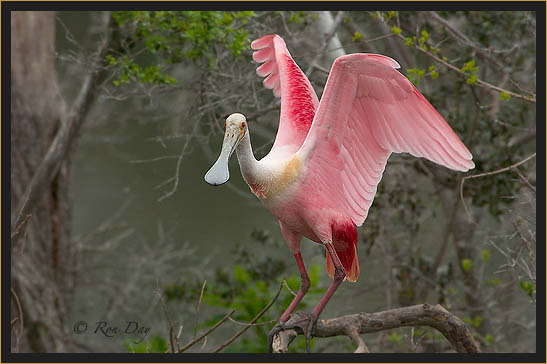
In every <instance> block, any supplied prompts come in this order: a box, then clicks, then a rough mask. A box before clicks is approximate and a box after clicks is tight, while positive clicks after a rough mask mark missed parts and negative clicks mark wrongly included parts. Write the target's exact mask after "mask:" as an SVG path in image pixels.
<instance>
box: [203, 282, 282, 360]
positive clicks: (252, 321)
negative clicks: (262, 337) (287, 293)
mask: <svg viewBox="0 0 547 364" xmlns="http://www.w3.org/2000/svg"><path fill="white" fill-rule="evenodd" d="M282 288H283V284H280V285H279V289H278V290H277V293H276V295H275V297H274V298H272V300H271V301H270V303H268V304H267V305H266V307H264V308H263V309H262V310H261V311H260V312H259V313H258V314H257V315H256V316H255V317H254V318H253V319H252V320H251V321H250V322H249V324H254V323H255V322H256V321H257V320H258V319H259V318H260V317H262V315H264V314H265V313H266V311H268V310H269V309H270V307H272V305H273V304H274V303H275V301H276V300H277V298H278V297H279V294H280V293H281V289H282ZM251 326H252V325H248V326H245V327H244V328H242V329H241V330H239V332H237V333H236V334H235V335H234V336H232V337H231V338H229V339H228V340H227V341H226V342H225V343H223V344H221V345H220V346H218V347H217V348H216V349H214V350H213V351H212V353H218V352H219V351H221V350H222V349H224V348H225V347H227V346H228V345H230V344H231V343H232V342H233V341H234V340H235V339H237V338H238V337H240V336H241V335H242V334H243V333H244V332H245V331H247V330H248V329H249V327H251Z"/></svg>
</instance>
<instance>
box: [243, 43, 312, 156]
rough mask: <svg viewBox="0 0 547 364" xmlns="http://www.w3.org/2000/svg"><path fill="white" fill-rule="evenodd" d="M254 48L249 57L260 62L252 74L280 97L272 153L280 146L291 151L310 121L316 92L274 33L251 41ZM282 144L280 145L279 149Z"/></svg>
mask: <svg viewBox="0 0 547 364" xmlns="http://www.w3.org/2000/svg"><path fill="white" fill-rule="evenodd" d="M251 48H252V49H254V50H256V52H254V53H253V59H254V60H255V61H256V62H259V63H263V64H262V65H261V66H259V67H258V68H257V69H256V73H257V74H258V75H259V76H261V77H266V76H267V77H266V78H265V79H264V82H263V83H264V86H265V87H267V88H270V89H273V93H274V95H275V96H277V97H281V115H280V120H279V128H278V131H277V136H276V138H275V142H274V145H273V147H272V152H273V151H274V150H278V149H283V151H284V152H287V153H294V152H296V151H297V150H298V148H300V146H301V145H302V143H303V142H304V139H305V138H306V135H307V134H308V131H309V129H310V126H311V124H312V121H313V116H314V115H315V111H316V108H317V106H318V104H319V100H318V99H317V95H316V94H315V91H314V90H313V87H312V86H311V84H310V81H309V80H308V78H307V77H306V75H304V73H303V72H302V70H301V69H300V68H299V67H298V65H297V64H296V63H295V62H294V60H293V59H292V57H291V55H290V53H289V51H288V50H287V46H286V45H285V41H283V38H281V37H280V36H278V35H276V34H271V35H266V36H263V37H262V38H260V39H257V40H255V41H253V42H252V43H251ZM281 147H284V148H281Z"/></svg>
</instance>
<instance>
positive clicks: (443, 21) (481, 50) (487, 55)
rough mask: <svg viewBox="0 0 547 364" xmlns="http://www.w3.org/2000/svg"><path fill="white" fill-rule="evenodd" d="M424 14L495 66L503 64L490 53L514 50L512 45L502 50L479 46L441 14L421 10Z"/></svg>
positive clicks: (501, 66) (500, 66) (499, 66)
mask: <svg viewBox="0 0 547 364" xmlns="http://www.w3.org/2000/svg"><path fill="white" fill-rule="evenodd" d="M423 13H424V14H426V16H430V17H431V18H433V19H434V20H436V21H437V22H438V23H440V24H442V25H444V26H445V27H446V29H448V32H449V33H450V34H452V36H453V37H454V38H455V39H456V40H458V41H460V43H463V44H464V45H466V46H468V47H470V48H473V49H474V50H475V51H477V52H478V53H479V54H480V55H481V56H483V57H484V58H486V59H488V60H489V61H490V62H492V63H493V64H495V65H496V67H498V68H500V69H501V68H503V65H502V64H501V63H500V62H499V60H498V59H496V58H494V57H492V53H498V54H499V53H510V52H512V51H513V50H514V47H513V48H511V49H509V50H503V51H499V50H494V49H492V48H490V49H484V48H482V47H480V46H479V45H477V44H475V43H474V42H473V41H472V40H471V39H469V38H468V37H467V36H466V35H465V34H463V33H462V32H460V30H459V29H458V28H456V27H455V26H453V25H452V24H450V22H449V21H448V20H446V19H445V18H443V17H442V16H440V15H439V14H437V13H436V12H434V11H427V12H423ZM517 47H518V46H517Z"/></svg>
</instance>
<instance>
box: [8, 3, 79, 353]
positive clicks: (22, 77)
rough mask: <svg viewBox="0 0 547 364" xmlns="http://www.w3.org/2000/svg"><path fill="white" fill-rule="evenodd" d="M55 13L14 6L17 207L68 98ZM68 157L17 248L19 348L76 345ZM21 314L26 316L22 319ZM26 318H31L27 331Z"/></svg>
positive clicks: (15, 339)
mask: <svg viewBox="0 0 547 364" xmlns="http://www.w3.org/2000/svg"><path fill="white" fill-rule="evenodd" d="M54 51H55V14H54V13H51V12H14V13H12V16H11V213H12V216H13V215H14V214H15V213H16V211H15V209H16V208H17V206H18V204H19V203H20V200H21V198H22V196H23V194H24V192H25V188H26V187H27V186H28V185H29V183H30V180H31V178H32V176H33V175H34V173H35V171H36V170H37V168H38V166H39V165H40V162H41V161H42V158H43V156H44V154H45V152H46V150H47V148H48V147H49V144H50V143H51V141H52V139H53V136H54V135H55V132H56V130H57V129H58V127H59V123H60V121H61V118H62V115H63V114H64V112H65V105H64V102H63V100H62V98H61V95H60V92H59V85H58V82H57V74H56V69H55V52H54ZM69 173H70V158H66V159H65V161H64V162H63V164H62V167H61V168H60V169H59V172H58V173H57V174H56V176H55V178H54V180H53V182H52V183H51V184H50V185H49V186H48V188H47V193H46V194H45V195H44V196H43V198H42V199H41V201H40V203H39V204H38V206H37V208H35V209H34V211H33V213H32V214H31V215H29V216H28V217H27V218H26V219H25V223H24V224H21V226H17V227H14V226H12V231H14V230H16V229H23V231H24V235H23V238H22V239H21V241H20V242H19V244H17V245H16V246H14V247H13V248H12V253H11V258H12V271H11V274H12V276H11V283H12V288H13V291H12V292H13V293H14V294H15V295H16V296H17V297H18V299H19V301H20V304H21V307H22V311H23V312H22V314H21V313H20V312H19V310H18V308H17V307H18V305H17V302H16V299H15V296H13V295H12V306H11V307H12V310H11V315H12V320H13V319H15V318H17V320H16V321H15V323H14V324H13V329H12V337H11V339H12V346H11V348H12V351H33V352H44V351H57V352H59V351H67V350H70V349H71V346H70V341H71V340H70V335H69V332H68V330H67V325H65V321H66V320H67V318H68V309H67V307H66V302H68V299H69V298H70V296H71V294H72V287H73V274H72V272H71V271H72V267H73V265H74V262H73V257H74V255H73V253H72V250H71V246H70V230H69V229H70V205H69V203H68V201H69V196H68V188H67V187H68V177H69ZM21 318H22V319H23V321H22V322H21ZM21 323H24V327H23V331H21Z"/></svg>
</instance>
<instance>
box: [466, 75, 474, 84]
mask: <svg viewBox="0 0 547 364" xmlns="http://www.w3.org/2000/svg"><path fill="white" fill-rule="evenodd" d="M465 82H467V84H468V85H472V84H474V83H476V82H477V75H471V76H470V77H468V78H467V80H465Z"/></svg>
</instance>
